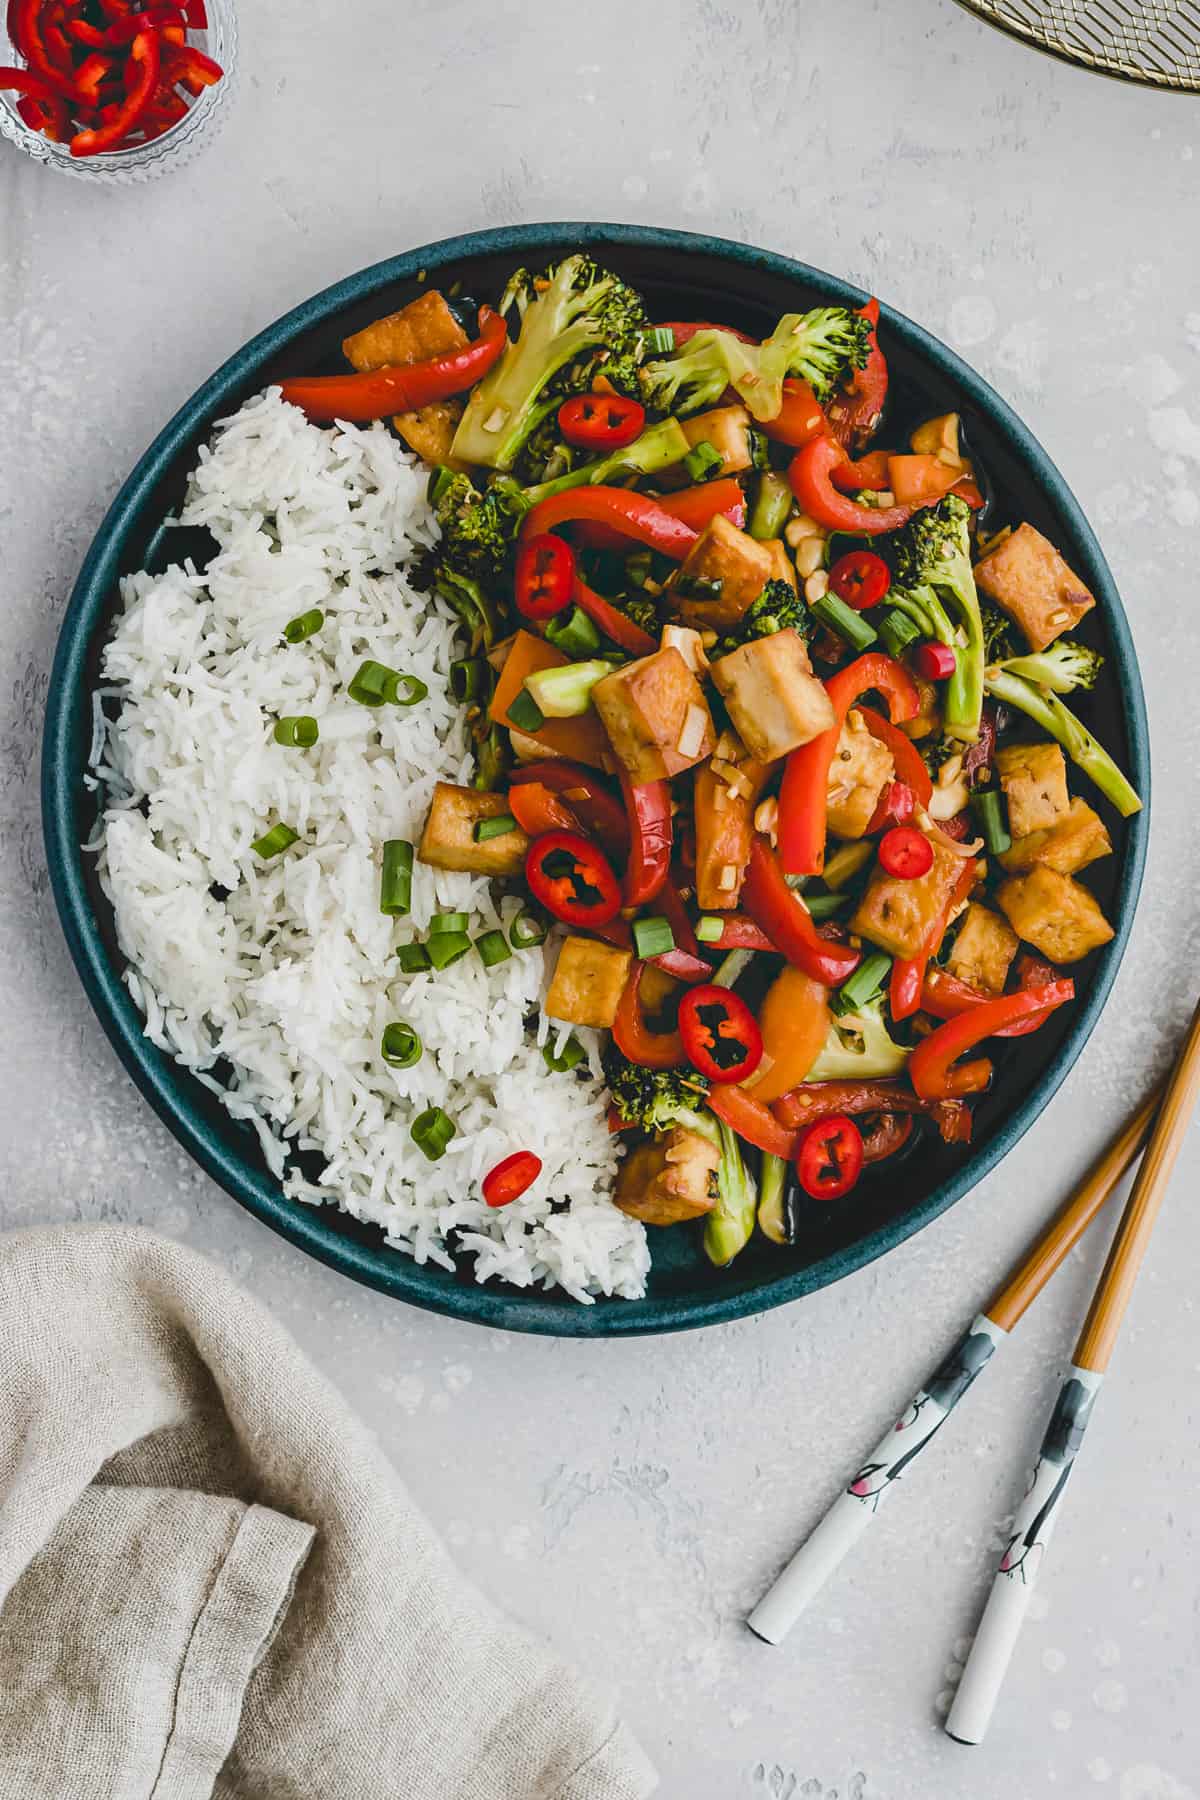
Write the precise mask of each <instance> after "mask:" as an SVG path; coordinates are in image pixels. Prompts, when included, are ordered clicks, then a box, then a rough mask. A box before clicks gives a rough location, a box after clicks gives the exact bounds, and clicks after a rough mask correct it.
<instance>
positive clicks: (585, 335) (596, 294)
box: [454, 256, 647, 469]
mask: <svg viewBox="0 0 1200 1800" xmlns="http://www.w3.org/2000/svg"><path fill="white" fill-rule="evenodd" d="M513 308H515V309H516V312H517V314H518V315H519V321H520V328H519V332H518V335H517V338H516V341H515V343H510V344H509V345H508V348H507V349H506V350H505V351H504V354H503V355H502V356H501V358H500V360H499V362H497V363H496V364H495V365H494V366H493V367H492V368H491V369H489V370H488V373H487V374H486V375H485V376H484V378H483V380H482V381H481V382H480V383H479V385H478V387H476V388H474V389H473V390H472V392H471V397H470V399H469V400H468V402H467V406H466V410H465V412H464V413H463V416H462V419H461V420H460V422H459V426H458V430H457V431H456V432H455V434H454V454H455V456H456V457H459V458H461V459H462V460H463V461H464V462H470V463H481V464H483V465H484V466H485V467H487V468H492V469H511V468H512V467H513V464H514V463H515V461H516V459H517V457H518V455H519V454H520V452H521V448H522V446H523V445H524V444H525V442H526V440H527V439H528V438H529V436H530V434H531V433H532V432H534V431H536V430H537V428H538V426H539V425H541V424H542V422H543V421H544V419H545V418H546V416H547V414H548V412H549V411H551V410H553V408H554V405H555V403H556V401H557V400H559V399H561V398H562V397H563V395H565V394H569V393H575V392H579V391H581V390H582V389H584V388H586V387H587V386H588V385H589V384H590V383H591V381H592V378H593V376H594V375H596V374H598V373H601V372H603V374H604V375H606V376H607V378H608V379H609V380H610V381H611V382H612V384H613V386H614V387H616V388H623V389H625V390H629V391H631V390H633V388H634V386H635V383H636V374H637V369H638V366H639V364H640V363H641V360H642V356H643V354H644V346H645V332H646V329H647V319H646V312H645V308H644V306H643V305H642V301H641V298H640V296H639V295H638V294H637V293H635V292H634V290H633V289H632V288H631V287H629V286H627V284H626V283H625V282H623V281H621V280H620V278H619V277H618V276H616V275H612V274H609V273H608V272H607V271H606V270H604V269H600V268H598V267H597V266H596V264H595V263H594V262H592V261H590V260H589V258H588V257H586V256H568V257H567V258H566V260H565V261H564V262H561V263H559V264H558V266H557V267H556V268H552V269H550V270H548V271H547V273H546V275H545V277H544V278H542V279H540V280H537V281H535V280H534V279H533V278H532V277H531V276H530V274H529V273H528V271H527V270H525V269H519V270H518V271H517V273H516V274H515V275H514V276H513V277H512V280H511V281H510V282H509V284H508V287H507V288H506V289H505V292H504V297H503V299H502V300H501V302H500V309H501V311H502V312H508V311H510V310H511V309H513ZM547 389H552V392H550V393H549V394H547Z"/></svg>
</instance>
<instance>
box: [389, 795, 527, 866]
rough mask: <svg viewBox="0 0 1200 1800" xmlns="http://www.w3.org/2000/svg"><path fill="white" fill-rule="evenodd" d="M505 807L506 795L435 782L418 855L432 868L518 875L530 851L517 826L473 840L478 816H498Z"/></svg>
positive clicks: (478, 819)
mask: <svg viewBox="0 0 1200 1800" xmlns="http://www.w3.org/2000/svg"><path fill="white" fill-rule="evenodd" d="M507 811H508V795H507V794H484V793H481V792H480V790H479V789H478V788H468V787H455V786H454V784H453V783H452V782H449V781H439V782H438V784H437V786H436V787H435V788H434V790H433V799H432V801H431V802H430V806H429V817H428V818H427V819H426V821H425V830H424V831H423V832H422V834H421V843H420V847H419V849H418V850H417V855H418V856H419V857H420V859H421V861H422V862H423V863H429V864H430V866H431V867H432V868H435V869H459V870H462V871H465V872H466V873H467V874H469V875H519V874H520V873H521V871H522V869H523V868H524V867H525V857H526V853H527V852H528V850H529V839H528V838H527V837H526V836H525V833H524V832H523V831H522V830H521V828H520V826H519V825H517V826H514V827H513V829H512V830H511V831H505V832H502V833H501V834H500V836H499V837H490V838H486V839H485V840H484V842H483V843H482V844H479V843H476V841H475V827H476V825H478V824H479V821H480V820H481V819H498V818H499V817H500V816H501V814H503V813H506V812H507Z"/></svg>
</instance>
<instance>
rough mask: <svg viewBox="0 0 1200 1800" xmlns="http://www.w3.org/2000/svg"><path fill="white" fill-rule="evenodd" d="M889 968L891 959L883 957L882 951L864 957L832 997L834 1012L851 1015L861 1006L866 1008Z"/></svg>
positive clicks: (885, 977) (886, 975) (881, 984)
mask: <svg viewBox="0 0 1200 1800" xmlns="http://www.w3.org/2000/svg"><path fill="white" fill-rule="evenodd" d="M891 966H892V959H891V957H890V956H885V955H884V954H883V952H882V950H877V951H876V952H875V953H874V955H873V956H868V957H865V958H864V959H863V961H862V962H860V963H859V965H858V967H857V969H855V971H854V973H853V975H851V976H850V978H849V980H848V981H844V982H843V983H842V985H841V987H840V988H839V989H838V991H837V993H836V994H835V995H834V996H833V1010H834V1012H835V1013H838V1014H842V1013H852V1012H857V1011H858V1010H859V1008H860V1007H861V1006H866V1005H867V1004H868V1003H869V1002H870V1001H872V1000H873V999H874V998H875V996H876V994H878V993H879V991H880V989H881V988H882V986H883V983H884V982H885V981H886V980H887V977H888V971H889V970H890V969H891Z"/></svg>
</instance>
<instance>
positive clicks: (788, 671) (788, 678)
mask: <svg viewBox="0 0 1200 1800" xmlns="http://www.w3.org/2000/svg"><path fill="white" fill-rule="evenodd" d="M712 678H713V680H714V681H715V682H716V684H717V688H718V691H719V692H720V694H721V696H722V698H723V699H724V701H725V705H726V706H727V707H728V709H729V717H730V719H731V720H732V722H733V728H734V730H735V731H736V732H737V734H738V736H739V737H740V738H741V740H742V742H743V744H745V746H746V748H747V750H748V751H749V752H750V754H751V756H753V757H754V758H755V759H756V761H758V762H774V761H775V760H776V759H777V758H778V757H780V756H786V755H787V754H788V752H789V751H790V750H795V749H797V748H798V747H799V745H801V744H807V743H810V742H811V741H812V739H813V738H815V737H819V736H820V734H821V732H823V731H831V730H832V729H833V727H834V725H835V724H836V723H837V719H836V716H835V714H834V710H833V705H832V703H831V701H830V698H829V695H828V694H827V693H826V692H825V689H824V687H823V686H822V684H821V683H820V682H819V681H818V680H817V678H816V676H815V675H814V674H813V672H812V664H811V663H810V662H809V660H808V650H807V649H806V647H805V644H804V639H803V638H802V637H801V636H800V634H799V632H797V631H792V630H791V629H790V628H789V629H788V630H787V631H776V632H773V633H772V634H771V636H770V637H764V638H752V639H751V641H750V642H749V643H748V644H739V645H738V647H737V649H736V650H731V651H730V652H729V654H728V656H722V657H719V658H718V660H717V661H716V662H715V663H713V665H712Z"/></svg>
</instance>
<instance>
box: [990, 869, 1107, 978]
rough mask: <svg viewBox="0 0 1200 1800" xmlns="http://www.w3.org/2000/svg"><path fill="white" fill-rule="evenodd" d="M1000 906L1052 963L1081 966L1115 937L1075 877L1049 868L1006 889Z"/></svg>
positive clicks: (1008, 884) (1013, 880)
mask: <svg viewBox="0 0 1200 1800" xmlns="http://www.w3.org/2000/svg"><path fill="white" fill-rule="evenodd" d="M996 904H997V906H999V908H1000V910H1001V912H1002V913H1003V914H1004V916H1005V918H1006V919H1007V920H1008V922H1009V924H1010V925H1011V926H1012V928H1013V930H1014V931H1015V932H1016V933H1017V935H1018V937H1022V938H1024V939H1025V942H1026V943H1027V944H1032V945H1033V947H1034V949H1035V950H1040V951H1041V953H1042V955H1043V956H1048V957H1049V958H1050V961H1051V962H1056V963H1071V962H1078V961H1079V959H1080V957H1082V956H1086V955H1087V954H1088V951H1089V950H1098V949H1099V947H1100V945H1101V944H1107V943H1108V942H1109V941H1110V939H1111V938H1112V936H1113V928H1112V926H1111V925H1110V924H1109V922H1108V920H1107V919H1106V918H1105V916H1104V914H1103V913H1102V912H1101V911H1100V908H1099V906H1097V904H1096V901H1095V899H1094V897H1093V896H1092V895H1091V894H1089V892H1088V890H1087V889H1086V888H1085V887H1084V886H1083V885H1082V884H1081V883H1080V882H1078V881H1073V880H1072V879H1071V877H1070V876H1069V875H1061V874H1060V873H1059V871H1058V870H1057V869H1048V868H1045V867H1044V866H1043V865H1041V864H1039V866H1038V867H1037V868H1035V869H1031V870H1030V871H1029V873H1028V875H1014V876H1012V877H1011V878H1010V879H1009V880H1008V881H1005V882H1003V883H1002V884H1001V886H1000V887H999V889H998V890H997V893H996Z"/></svg>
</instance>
